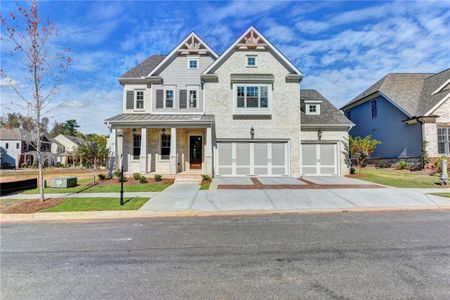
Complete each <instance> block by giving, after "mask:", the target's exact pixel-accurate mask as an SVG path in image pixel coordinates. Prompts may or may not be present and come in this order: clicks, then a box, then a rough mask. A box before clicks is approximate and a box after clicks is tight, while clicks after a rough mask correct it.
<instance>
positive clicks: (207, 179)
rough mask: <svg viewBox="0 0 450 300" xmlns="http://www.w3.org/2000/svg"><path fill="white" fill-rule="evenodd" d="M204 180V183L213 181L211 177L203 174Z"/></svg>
mask: <svg viewBox="0 0 450 300" xmlns="http://www.w3.org/2000/svg"><path fill="white" fill-rule="evenodd" d="M202 180H203V181H207V182H210V181H211V176H209V175H207V174H203V175H202Z"/></svg>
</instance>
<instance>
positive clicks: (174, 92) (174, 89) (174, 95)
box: [163, 86, 177, 109]
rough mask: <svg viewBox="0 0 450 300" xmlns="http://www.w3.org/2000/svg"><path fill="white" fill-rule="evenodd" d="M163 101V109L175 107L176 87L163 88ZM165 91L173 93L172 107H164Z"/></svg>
mask: <svg viewBox="0 0 450 300" xmlns="http://www.w3.org/2000/svg"><path fill="white" fill-rule="evenodd" d="M163 90H164V101H163V107H164V108H163V109H166V108H170V109H172V108H175V107H176V99H177V89H176V87H174V86H167V87H164V89H163ZM166 91H172V92H173V104H172V107H166V99H167V98H166Z"/></svg>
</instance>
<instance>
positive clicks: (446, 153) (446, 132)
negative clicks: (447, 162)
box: [436, 127, 450, 156]
mask: <svg viewBox="0 0 450 300" xmlns="http://www.w3.org/2000/svg"><path fill="white" fill-rule="evenodd" d="M439 129H444V130H445V134H444V136H445V137H446V139H447V141H446V142H439ZM436 133H437V141H436V143H437V150H438V151H437V152H438V155H445V156H450V151H449V149H448V148H449V145H450V139H449V138H448V135H449V133H450V127H438V128H437V130H436ZM440 143H444V153H440V152H439V144H440Z"/></svg>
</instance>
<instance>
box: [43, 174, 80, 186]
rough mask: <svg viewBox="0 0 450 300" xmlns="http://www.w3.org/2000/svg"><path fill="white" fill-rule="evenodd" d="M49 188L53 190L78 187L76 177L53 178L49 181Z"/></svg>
mask: <svg viewBox="0 0 450 300" xmlns="http://www.w3.org/2000/svg"><path fill="white" fill-rule="evenodd" d="M49 182H50V183H49V187H51V188H69V187H74V186H76V185H77V178H76V177H60V178H51V179H50V180H49Z"/></svg>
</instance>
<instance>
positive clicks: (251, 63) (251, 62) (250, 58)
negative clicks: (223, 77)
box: [247, 55, 256, 67]
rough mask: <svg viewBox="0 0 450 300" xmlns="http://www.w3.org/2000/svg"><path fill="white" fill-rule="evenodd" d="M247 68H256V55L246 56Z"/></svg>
mask: <svg viewBox="0 0 450 300" xmlns="http://www.w3.org/2000/svg"><path fill="white" fill-rule="evenodd" d="M247 67H256V55H247Z"/></svg>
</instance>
